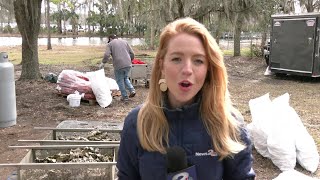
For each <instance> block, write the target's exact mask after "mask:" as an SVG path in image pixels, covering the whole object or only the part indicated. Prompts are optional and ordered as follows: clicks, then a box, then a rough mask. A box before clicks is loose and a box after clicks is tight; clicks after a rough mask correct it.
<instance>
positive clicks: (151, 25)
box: [149, 0, 155, 50]
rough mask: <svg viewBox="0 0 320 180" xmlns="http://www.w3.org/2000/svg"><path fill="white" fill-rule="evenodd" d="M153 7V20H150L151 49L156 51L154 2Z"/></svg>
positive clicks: (151, 2) (152, 2)
mask: <svg viewBox="0 0 320 180" xmlns="http://www.w3.org/2000/svg"><path fill="white" fill-rule="evenodd" d="M150 5H151V19H150V47H149V48H150V49H151V50H153V49H154V38H155V37H154V29H155V28H154V1H153V0H151V1H150Z"/></svg>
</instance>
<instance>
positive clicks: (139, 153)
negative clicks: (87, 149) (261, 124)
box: [117, 103, 255, 180]
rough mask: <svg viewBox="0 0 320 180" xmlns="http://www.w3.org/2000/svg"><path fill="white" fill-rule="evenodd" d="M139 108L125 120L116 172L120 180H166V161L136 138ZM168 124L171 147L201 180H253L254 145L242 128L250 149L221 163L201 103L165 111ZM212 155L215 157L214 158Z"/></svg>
mask: <svg viewBox="0 0 320 180" xmlns="http://www.w3.org/2000/svg"><path fill="white" fill-rule="evenodd" d="M139 109H140V107H137V108H135V109H134V110H132V111H131V112H130V113H129V114H128V116H127V117H126V119H125V123H124V127H123V131H122V133H121V141H120V149H119V152H118V160H117V168H118V170H119V172H118V177H119V180H140V179H141V180H151V179H152V180H166V178H167V167H166V157H165V155H163V154H161V153H159V152H148V151H145V150H144V149H143V148H142V147H141V145H140V143H139V139H138V135H137V116H138V112H139ZM164 112H165V116H166V117H167V120H168V122H169V126H170V132H169V145H170V146H171V147H172V146H174V145H177V146H180V147H182V148H183V149H184V150H185V151H186V153H187V159H188V164H190V165H196V171H197V176H198V177H197V178H198V180H222V179H223V180H251V179H254V177H255V173H254V171H253V170H252V160H253V158H252V155H251V149H252V144H251V141H250V139H249V136H248V134H247V131H246V130H245V129H244V128H243V129H242V133H241V139H242V140H243V142H244V143H245V144H246V145H247V148H246V149H244V150H243V151H241V152H239V153H238V154H236V155H235V156H234V158H225V159H224V160H222V161H219V160H218V159H219V156H217V155H216V154H215V153H214V151H212V150H213V145H212V141H211V138H210V136H209V135H208V133H207V131H206V129H205V126H204V124H203V123H202V121H201V120H200V116H199V103H195V104H192V105H190V106H186V107H183V108H180V109H174V110H172V109H167V108H164ZM211 155H212V156H211Z"/></svg>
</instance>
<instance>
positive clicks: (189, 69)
mask: <svg viewBox="0 0 320 180" xmlns="http://www.w3.org/2000/svg"><path fill="white" fill-rule="evenodd" d="M182 72H183V73H184V74H191V73H192V62H191V60H186V61H185V63H183V68H182Z"/></svg>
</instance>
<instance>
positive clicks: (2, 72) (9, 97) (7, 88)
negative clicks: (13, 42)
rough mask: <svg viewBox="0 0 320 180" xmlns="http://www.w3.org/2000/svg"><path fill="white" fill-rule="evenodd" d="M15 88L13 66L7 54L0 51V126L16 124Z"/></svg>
mask: <svg viewBox="0 0 320 180" xmlns="http://www.w3.org/2000/svg"><path fill="white" fill-rule="evenodd" d="M16 120H17V110H16V88H15V81H14V66H13V64H12V63H10V62H9V60H8V54H7V53H5V52H1V53H0V128H4V127H9V126H13V125H15V124H16Z"/></svg>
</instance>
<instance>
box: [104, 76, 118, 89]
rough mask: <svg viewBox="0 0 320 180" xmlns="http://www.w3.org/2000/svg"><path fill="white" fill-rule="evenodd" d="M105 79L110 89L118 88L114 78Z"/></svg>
mask: <svg viewBox="0 0 320 180" xmlns="http://www.w3.org/2000/svg"><path fill="white" fill-rule="evenodd" d="M106 81H107V83H108V85H109V87H110V90H119V86H118V84H117V81H116V80H114V79H112V78H108V77H106Z"/></svg>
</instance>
